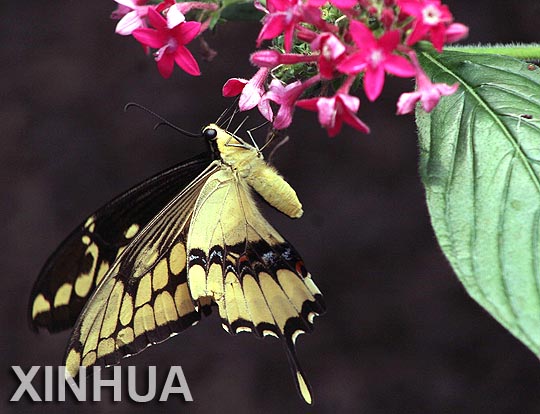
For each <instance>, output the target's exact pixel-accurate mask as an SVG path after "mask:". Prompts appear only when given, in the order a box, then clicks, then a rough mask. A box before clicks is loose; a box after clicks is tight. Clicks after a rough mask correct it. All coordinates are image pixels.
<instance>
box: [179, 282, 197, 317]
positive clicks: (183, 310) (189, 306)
mask: <svg viewBox="0 0 540 414" xmlns="http://www.w3.org/2000/svg"><path fill="white" fill-rule="evenodd" d="M174 303H175V304H176V310H177V311H178V315H179V316H180V317H182V316H185V315H187V314H188V313H191V312H193V311H194V310H195V307H194V306H193V302H192V301H191V295H190V293H189V289H188V286H187V283H181V284H180V285H178V287H177V288H176V291H175V292H174Z"/></svg>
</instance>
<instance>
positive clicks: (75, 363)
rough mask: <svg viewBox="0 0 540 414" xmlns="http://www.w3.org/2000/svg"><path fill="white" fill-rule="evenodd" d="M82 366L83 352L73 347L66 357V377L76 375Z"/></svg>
mask: <svg viewBox="0 0 540 414" xmlns="http://www.w3.org/2000/svg"><path fill="white" fill-rule="evenodd" d="M80 366H81V354H80V352H77V351H76V350H75V349H71V350H70V351H69V353H68V356H67V357H66V371H65V376H66V377H71V378H73V377H75V376H76V375H77V373H78V372H79V367H80Z"/></svg>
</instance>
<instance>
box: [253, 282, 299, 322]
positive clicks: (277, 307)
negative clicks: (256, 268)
mask: <svg viewBox="0 0 540 414" xmlns="http://www.w3.org/2000/svg"><path fill="white" fill-rule="evenodd" d="M259 281H260V284H261V289H262V291H263V293H264V296H265V298H266V302H267V303H268V306H269V307H270V311H271V312H272V315H274V320H275V321H276V323H277V325H278V327H279V329H280V331H281V333H283V332H284V331H285V324H286V323H287V320H288V319H289V318H291V317H293V316H297V315H298V312H297V311H296V309H294V307H293V306H292V305H291V302H289V299H288V298H287V296H285V293H284V292H283V290H281V288H280V287H279V285H278V284H277V283H276V282H275V280H274V279H272V276H270V275H269V274H268V273H264V272H261V273H259Z"/></svg>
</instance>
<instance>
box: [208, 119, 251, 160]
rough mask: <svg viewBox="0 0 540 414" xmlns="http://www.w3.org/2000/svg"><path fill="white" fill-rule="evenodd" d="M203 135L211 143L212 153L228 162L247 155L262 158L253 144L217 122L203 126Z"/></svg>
mask: <svg viewBox="0 0 540 414" xmlns="http://www.w3.org/2000/svg"><path fill="white" fill-rule="evenodd" d="M202 135H203V137H204V138H205V139H206V141H207V142H208V144H209V145H210V148H211V149H212V153H213V154H214V155H215V156H216V157H217V158H219V159H221V160H222V161H225V162H226V163H228V164H235V163H236V161H237V160H239V158H245V157H246V156H247V157H257V158H260V154H259V151H258V150H257V149H256V148H255V147H254V146H253V145H250V144H248V143H247V142H245V141H244V140H243V139H242V138H240V137H239V136H237V135H236V134H234V133H231V132H229V131H227V130H225V129H223V128H220V127H219V126H217V125H216V124H210V125H208V126H207V127H205V128H203V131H202Z"/></svg>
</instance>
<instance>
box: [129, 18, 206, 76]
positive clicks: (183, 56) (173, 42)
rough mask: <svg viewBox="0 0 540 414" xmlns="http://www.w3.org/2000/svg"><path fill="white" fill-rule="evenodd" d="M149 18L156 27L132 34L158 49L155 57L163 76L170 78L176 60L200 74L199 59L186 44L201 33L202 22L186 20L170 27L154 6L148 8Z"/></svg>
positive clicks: (188, 71) (195, 73)
mask: <svg viewBox="0 0 540 414" xmlns="http://www.w3.org/2000/svg"><path fill="white" fill-rule="evenodd" d="M148 20H149V22H150V24H151V25H152V26H153V27H155V29H151V28H139V29H136V30H134V31H133V33H132V34H133V37H134V38H135V39H137V40H138V41H139V42H140V43H142V44H143V45H145V46H149V47H151V48H154V49H158V51H157V52H156V53H155V57H156V61H157V66H158V70H159V73H160V74H161V76H163V77H164V78H169V77H170V76H171V74H172V71H173V68H174V63H175V62H176V64H177V65H178V66H180V67H181V68H182V69H183V70H185V71H186V72H187V73H189V74H190V75H193V76H198V75H200V74H201V71H200V69H199V65H198V64H197V61H196V60H195V58H194V57H193V55H192V54H191V52H190V51H189V50H188V49H187V48H186V47H185V45H186V44H188V43H189V42H191V41H192V40H193V39H194V38H195V37H196V36H197V35H198V34H199V32H200V29H201V23H199V22H186V21H184V22H181V23H179V24H177V25H176V26H174V27H173V28H169V27H168V26H167V20H166V19H165V18H164V17H163V16H161V14H159V13H158V12H157V11H156V10H155V9H153V8H151V9H149V10H148Z"/></svg>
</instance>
